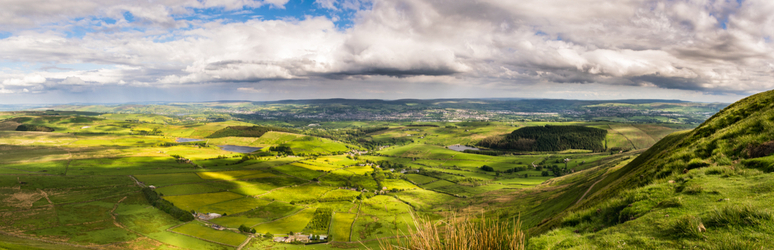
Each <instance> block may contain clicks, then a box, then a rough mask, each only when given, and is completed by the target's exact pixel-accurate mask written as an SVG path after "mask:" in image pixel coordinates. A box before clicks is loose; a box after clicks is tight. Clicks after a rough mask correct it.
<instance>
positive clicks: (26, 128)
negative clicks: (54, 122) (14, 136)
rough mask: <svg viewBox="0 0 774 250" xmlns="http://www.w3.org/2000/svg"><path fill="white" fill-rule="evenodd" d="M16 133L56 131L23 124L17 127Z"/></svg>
mask: <svg viewBox="0 0 774 250" xmlns="http://www.w3.org/2000/svg"><path fill="white" fill-rule="evenodd" d="M16 131H38V132H54V129H53V128H49V127H46V126H40V125H32V124H22V125H19V126H18V127H16Z"/></svg>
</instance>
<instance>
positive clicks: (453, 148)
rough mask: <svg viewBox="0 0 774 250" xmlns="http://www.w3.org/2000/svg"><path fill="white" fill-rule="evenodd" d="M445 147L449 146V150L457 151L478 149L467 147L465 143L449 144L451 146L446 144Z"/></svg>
mask: <svg viewBox="0 0 774 250" xmlns="http://www.w3.org/2000/svg"><path fill="white" fill-rule="evenodd" d="M447 148H449V149H451V150H454V151H458V152H462V151H465V150H466V149H470V150H479V149H478V148H474V147H468V146H465V145H459V144H458V145H451V146H448V147H447Z"/></svg>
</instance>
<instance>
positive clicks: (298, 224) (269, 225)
mask: <svg viewBox="0 0 774 250" xmlns="http://www.w3.org/2000/svg"><path fill="white" fill-rule="evenodd" d="M314 211H315V210H314V209H304V210H301V211H299V212H298V213H296V214H293V215H290V216H287V217H284V218H281V219H278V220H275V221H272V222H266V223H263V224H258V225H257V226H254V227H253V228H255V231H257V232H259V233H267V232H268V233H272V234H275V235H287V234H288V233H289V232H302V231H303V230H304V227H306V224H308V223H309V221H310V220H312V217H313V215H314Z"/></svg>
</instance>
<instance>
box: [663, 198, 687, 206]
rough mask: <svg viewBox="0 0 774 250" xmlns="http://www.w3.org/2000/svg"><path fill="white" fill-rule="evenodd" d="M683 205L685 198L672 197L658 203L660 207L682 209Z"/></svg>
mask: <svg viewBox="0 0 774 250" xmlns="http://www.w3.org/2000/svg"><path fill="white" fill-rule="evenodd" d="M682 205H683V198H682V197H680V196H677V197H672V198H669V199H666V200H663V201H661V202H659V203H658V207H681V206H682Z"/></svg>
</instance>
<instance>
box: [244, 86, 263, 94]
mask: <svg viewBox="0 0 774 250" xmlns="http://www.w3.org/2000/svg"><path fill="white" fill-rule="evenodd" d="M237 92H242V93H267V91H266V90H264V89H255V88H252V87H251V88H237Z"/></svg>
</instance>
